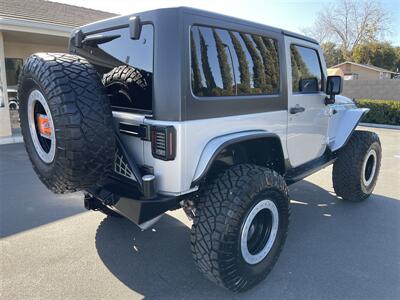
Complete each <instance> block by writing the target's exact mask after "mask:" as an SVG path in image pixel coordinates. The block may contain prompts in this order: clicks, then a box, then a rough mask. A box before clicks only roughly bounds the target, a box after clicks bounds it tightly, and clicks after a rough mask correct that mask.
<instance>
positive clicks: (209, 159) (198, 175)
mask: <svg viewBox="0 0 400 300" xmlns="http://www.w3.org/2000/svg"><path fill="white" fill-rule="evenodd" d="M260 138H277V139H278V140H279V143H281V140H280V138H279V136H278V135H277V134H275V133H271V132H267V131H264V130H251V131H242V132H235V133H229V134H226V135H222V136H218V137H215V138H213V139H211V140H210V141H209V142H208V143H207V144H206V146H205V147H204V149H203V151H202V153H201V155H200V159H199V162H198V164H197V167H196V171H195V173H194V176H193V179H192V183H191V187H192V188H193V187H195V186H197V185H198V183H199V182H200V181H201V180H202V178H203V177H204V176H205V175H206V174H207V172H208V171H209V169H210V167H211V165H212V163H213V162H214V160H215V158H216V157H217V156H218V154H219V153H220V152H221V151H222V150H223V149H224V148H226V147H228V146H230V145H233V144H236V143H239V142H243V141H248V140H253V139H260Z"/></svg>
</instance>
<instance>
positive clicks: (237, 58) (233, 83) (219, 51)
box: [190, 26, 280, 96]
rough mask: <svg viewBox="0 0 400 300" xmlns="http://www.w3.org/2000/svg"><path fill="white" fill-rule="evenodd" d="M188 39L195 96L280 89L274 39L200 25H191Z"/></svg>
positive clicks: (272, 91)
mask: <svg viewBox="0 0 400 300" xmlns="http://www.w3.org/2000/svg"><path fill="white" fill-rule="evenodd" d="M190 39H191V60H192V61H191V66H192V74H191V76H192V78H191V79H192V90H193V93H194V94H195V95H196V96H235V95H256V94H276V93H279V84H280V83H279V61H278V52H277V43H276V41H275V40H273V39H270V38H266V37H262V36H259V35H253V34H247V33H239V32H234V31H228V30H223V29H216V28H209V27H202V26H193V27H192V28H191V36H190Z"/></svg>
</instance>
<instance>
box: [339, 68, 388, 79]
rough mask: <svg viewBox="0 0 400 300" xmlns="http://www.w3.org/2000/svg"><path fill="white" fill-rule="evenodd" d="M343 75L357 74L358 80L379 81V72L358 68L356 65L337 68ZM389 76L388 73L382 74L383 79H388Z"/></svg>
mask: <svg viewBox="0 0 400 300" xmlns="http://www.w3.org/2000/svg"><path fill="white" fill-rule="evenodd" d="M338 68H340V69H341V70H342V71H343V73H344V74H350V73H356V74H358V79H359V80H374V79H381V78H380V73H381V72H379V71H376V70H372V69H368V68H364V67H360V66H357V65H353V64H344V65H341V66H339V67H338ZM390 77H391V74H390V73H385V72H384V73H383V79H390Z"/></svg>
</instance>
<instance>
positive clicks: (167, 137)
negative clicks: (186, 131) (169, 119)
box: [150, 126, 176, 160]
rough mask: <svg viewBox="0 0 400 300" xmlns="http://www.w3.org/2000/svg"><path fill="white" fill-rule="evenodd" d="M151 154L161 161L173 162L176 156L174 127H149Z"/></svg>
mask: <svg viewBox="0 0 400 300" xmlns="http://www.w3.org/2000/svg"><path fill="white" fill-rule="evenodd" d="M150 140H151V153H152V155H153V157H155V158H158V159H161V160H174V159H175V154H176V132H175V128H174V126H165V127H164V126H151V127H150Z"/></svg>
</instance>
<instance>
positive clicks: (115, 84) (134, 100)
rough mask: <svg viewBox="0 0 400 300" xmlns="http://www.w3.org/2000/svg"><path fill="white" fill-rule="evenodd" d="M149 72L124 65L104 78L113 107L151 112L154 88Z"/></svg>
mask: <svg viewBox="0 0 400 300" xmlns="http://www.w3.org/2000/svg"><path fill="white" fill-rule="evenodd" d="M151 80H152V78H151V75H150V73H148V72H145V71H142V70H138V69H135V68H133V67H131V66H127V65H123V66H119V67H116V68H114V69H112V70H111V71H110V72H108V73H107V74H104V76H103V85H104V87H105V89H106V93H107V95H108V97H109V98H110V102H111V105H112V106H124V107H132V108H135V109H142V110H151V106H152V102H151V101H152V97H151V93H152V86H151Z"/></svg>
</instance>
